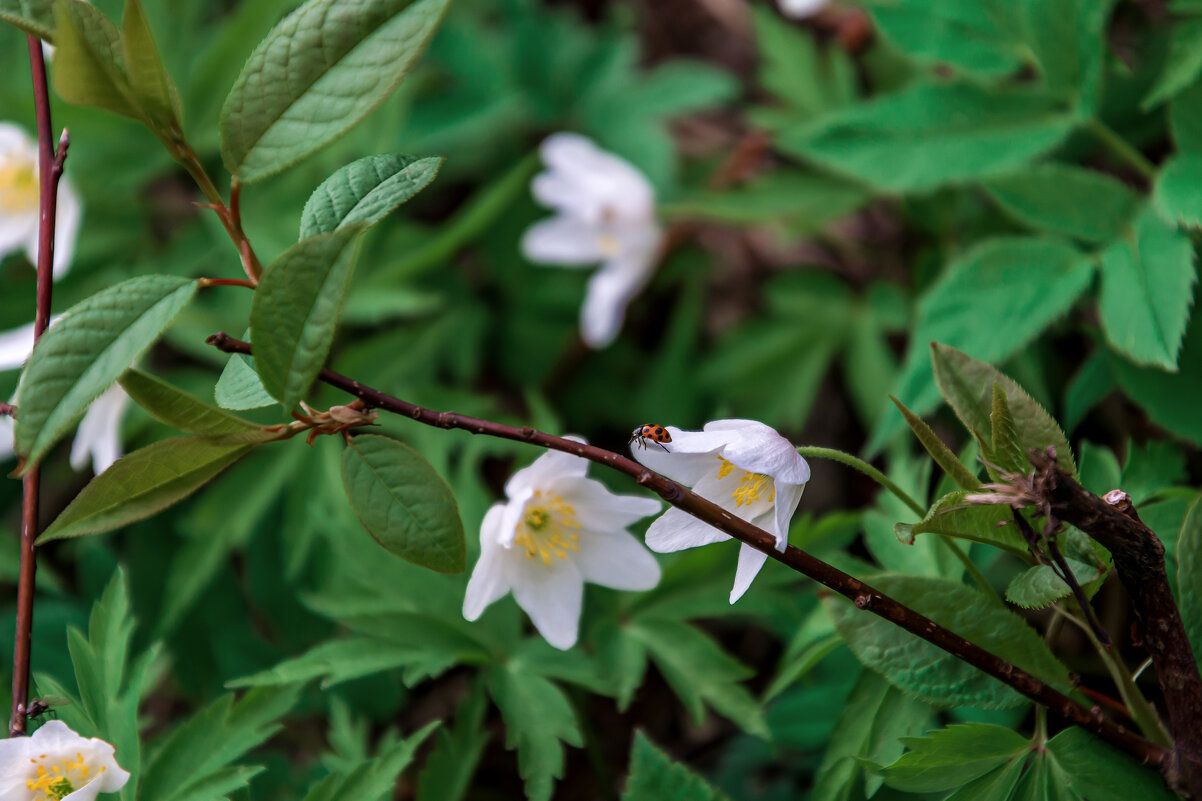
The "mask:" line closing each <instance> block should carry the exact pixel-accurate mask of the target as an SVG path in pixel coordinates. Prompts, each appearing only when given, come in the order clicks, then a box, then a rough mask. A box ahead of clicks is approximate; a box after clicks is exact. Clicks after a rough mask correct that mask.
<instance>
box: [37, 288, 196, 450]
mask: <svg viewBox="0 0 1202 801" xmlns="http://www.w3.org/2000/svg"><path fill="white" fill-rule="evenodd" d="M195 292H196V282H195V281H193V280H192V279H189V278H180V277H177V276H171V275H145V276H141V277H138V278H131V279H130V280H128V281H124V282H122V283H120V284H117V285H116V286H111V287H109V288H108V289H105V290H104V291H102V292H99V293H97V294H95V295H93V296H92V297H90V298H87V299H86V300H84V301H82V302H80V303H78V304H76V305H75V306H72V307H71V308H70V309H68V310H67V311H66V312H65V313H64V314H63V316H62V318H61V319H59V321H58V322H57V323H55V325H54V326H53V327H51V328H50V330H48V331H47V332H46V334H45V335H44V336H43V337H42V338H41V339H40V340H38V344H37V345H36V346H35V347H34V349H33V354H32V355H30V357H29V361H28V362H27V363H26V365H25V371H24V373H23V374H22V376H21V387H20V389H19V391H18V394H17V408H18V409H19V411H18V413H17V420H16V430H15V432H14V449H15V450H16V452H17V453H18V454H20V455H21V456H23V457H25V460H26V464H32V463H34V462H36V461H38V460H39V459H41V458H42V456H44V455H45V453H46V451H47V450H48V449H49V448H50V447H51V446H53V445H54V444H55V443H56V442H58V441H59V439H61V438H62V437H63V436H64V435H66V433H67V432H68V431H70V430H71V428H72V427H73V426H74V425H75V424H76V423H77V422H78V421H79V419H80V418H81V417H82V416H83V413H84V411H85V410H86V409H87V408H88V405H89V404H90V403H91V402H92V401H93V400H95V399H96V398H97V397H98V396H99V395H100V393H101V392H104V390H106V389H107V388H108V387H109V386H110V385H111V384H112V383H113V382H114V381H116V380H117V379H118V378H119V377H120V376H121V374H122V373H124V372H125V370H126V369H127V368H128V367H129V366H130V364H132V363H133V362H134V361H135V360H136V359H137V358H138V357H139V356H141V355H142V354H143V353H144V352H145V351H146V349H147V348H149V347H150V346H151V345H153V344H154V342H155V340H157V339H158V338H159V336H160V335H161V334H162V333H163V331H164V330H165V329H166V328H167V326H168V325H170V324H171V321H172V320H173V319H175V315H176V314H178V313H179V311H180V309H182V308H183V307H184V306H185V305H186V304H187V303H188V301H189V300H191V299H192V295H193V294H194V293H195Z"/></svg>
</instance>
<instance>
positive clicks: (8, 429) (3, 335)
mask: <svg viewBox="0 0 1202 801" xmlns="http://www.w3.org/2000/svg"><path fill="white" fill-rule="evenodd" d="M57 319H58V318H57V317H54V318H51V320H50V324H51V325H54V323H55V321H56V320H57ZM32 351H33V323H30V324H28V325H23V326H21V327H19V328H14V329H13V330H11V331H4V332H0V370H15V369H17V368H18V367H20V366H21V365H23V364H24V363H25V360H26V359H28V358H29V354H30V353H31V352H32ZM128 404H129V395H127V394H126V393H125V390H124V389H122V388H121V385H120V384H113V385H112V386H111V387H109V388H108V389H106V390H105V391H104V392H103V393H101V395H100V397H98V398H97V399H96V400H94V401H92V405H91V406H89V407H88V411H87V413H85V414H84V416H83V420H81V421H80V423H79V429H78V431H76V433H75V442H74V443H73V444H72V445H71V466H72V467H73V468H75V469H76V470H83V469H84V468H85V467H87V465H88V461H89V457H90V461H91V462H92V469H93V471H94V472H95V473H96V474H97V475H99V474H100V473H103V472H104V471H105V470H107V469H108V468H109V465H111V464H112V463H113V462H115V461H117V460H118V459H119V458H121V417H122V415H123V414H124V413H125V407H126V406H127V405H128ZM11 456H13V420H12V418H11V417H9V416H7V415H4V416H0V460H2V459H8V458H10V457H11ZM3 799H4V796H3V795H0V801H3Z"/></svg>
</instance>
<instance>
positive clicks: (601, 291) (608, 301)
mask: <svg viewBox="0 0 1202 801" xmlns="http://www.w3.org/2000/svg"><path fill="white" fill-rule="evenodd" d="M654 256H655V254H654V253H653V252H652V253H635V254H631V255H625V256H621V257H619V258H615V259H611V260H610V261H608V262H606V263H605V264H604V265H603V266H602V267H601V269H599V270H597V272H596V273H594V274H593V277H592V278H590V279H589V282H588V290H587V291H586V293H585V296H584V305H583V306H581V307H580V335H581V338H582V339H584V342H585V344H587V345H588V346H589V347H590V348H594V349H600V348H604V347H606V346H607V345H609V344H610V343H611V342H613V341H614V339H615V338H616V337H617V336H618V332H619V331H621V330H622V321H623V320H624V319H625V318H626V307H627V306H628V305H629V304H630V301H631V299H633V298H634V296H635V295H637V294H638V293H639V292H641V291H642V290H643V287H645V286H647V283H648V281H650V279H651V269H652V268H653V267H654V266H655V264H654Z"/></svg>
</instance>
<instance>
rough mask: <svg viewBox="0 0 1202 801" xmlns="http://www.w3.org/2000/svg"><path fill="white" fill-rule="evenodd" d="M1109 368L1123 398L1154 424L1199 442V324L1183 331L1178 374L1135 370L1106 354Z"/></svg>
mask: <svg viewBox="0 0 1202 801" xmlns="http://www.w3.org/2000/svg"><path fill="white" fill-rule="evenodd" d="M1109 361H1110V367H1111V369H1112V370H1113V371H1114V375H1115V378H1117V379H1118V383H1119V386H1121V387H1122V389H1123V392H1125V393H1126V394H1127V397H1129V398H1131V400H1133V401H1135V402H1136V403H1138V404H1139V405H1140V406H1141V407H1142V408H1143V409H1144V411H1146V412H1147V413H1148V416H1149V417H1151V418H1152V420H1154V421H1155V422H1156V423H1157V424H1158V425H1161V426H1164V427H1165V428H1166V429H1168V430H1169V431H1171V432H1173V433H1174V434H1176V435H1177V436H1180V437H1185V438H1186V439H1189V440H1191V441H1192V442H1195V443H1202V415H1199V414H1198V398H1200V397H1202V325H1196V324H1195V325H1193V326H1190V327H1189V329H1188V330H1187V331H1186V335H1185V341H1184V343H1183V344H1182V347H1181V355H1180V358H1179V359H1178V360H1177V367H1178V372H1176V373H1166V372H1165V371H1164V370H1161V369H1158V368H1155V367H1138V366H1136V365H1134V364H1132V363H1131V362H1129V361H1127V360H1126V359H1121V358H1119V357H1117V356H1115V355H1114V354H1110V359H1109Z"/></svg>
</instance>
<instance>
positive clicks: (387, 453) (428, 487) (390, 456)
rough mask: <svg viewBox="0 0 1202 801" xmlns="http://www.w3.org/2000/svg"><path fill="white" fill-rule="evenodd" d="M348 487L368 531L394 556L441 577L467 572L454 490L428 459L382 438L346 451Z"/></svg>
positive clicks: (355, 442)
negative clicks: (440, 574) (435, 572)
mask: <svg viewBox="0 0 1202 801" xmlns="http://www.w3.org/2000/svg"><path fill="white" fill-rule="evenodd" d="M342 483H343V486H344V487H345V488H346V497H347V500H349V501H350V503H351V508H352V509H354V510H355V515H356V516H358V518H359V520H360V521H361V522H362V523H363V526H364V527H365V528H366V529H367V530H368V532H369V533H370V534H371V535H372V537H374V538H375V540H376V542H378V543H380V545H382V546H383V547H384V548H385V549H386V550H388V551H389V552H390V553H394V554H396V555H397V556H399V557H401V558H402V559H405V560H406V561H409V562H413V563H414V564H417V565H421V566H422V567H428V568H430V569H431V570H437V571H438V572H440V573H458V572H459V571H461V570H463V568H464V562H465V559H466V556H465V553H466V547H465V545H464V539H463V522H462V521H461V520H460V519H459V507H458V505H457V504H456V503H455V496H454V495H452V494H451V488H450V487H448V486H447V483H446V482H445V481H443V479H442V476H440V475H438V473H437V472H436V471H435V470H434V468H433V467H431V466H430V463H429V462H427V461H426V460H425V459H424V458H422V455H421V454H420V453H418V452H417V451H415V450H413V449H412V448H410V447H409V446H408V445H405V444H404V443H401V442H397V441H396V440H395V439H391V438H390V437H382V436H379V435H377V434H360V435H359V436H357V437H353V438H352V439H351V441H350V443H349V444H348V445H347V448H346V450H345V451H343V452H342Z"/></svg>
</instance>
